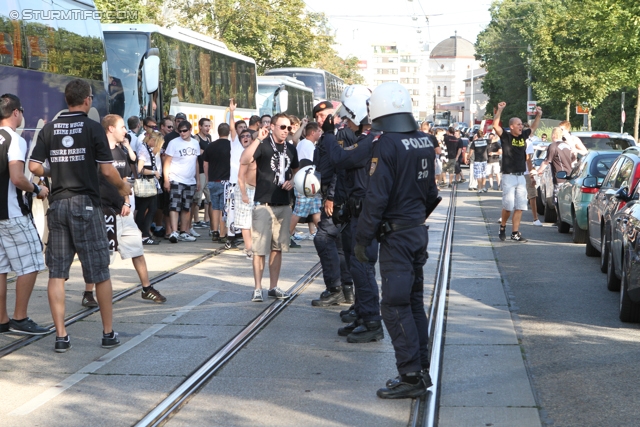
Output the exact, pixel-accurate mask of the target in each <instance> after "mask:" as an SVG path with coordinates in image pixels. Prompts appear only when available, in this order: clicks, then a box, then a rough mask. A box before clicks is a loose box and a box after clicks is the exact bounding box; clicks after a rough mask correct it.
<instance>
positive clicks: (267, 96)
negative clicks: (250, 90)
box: [256, 84, 279, 116]
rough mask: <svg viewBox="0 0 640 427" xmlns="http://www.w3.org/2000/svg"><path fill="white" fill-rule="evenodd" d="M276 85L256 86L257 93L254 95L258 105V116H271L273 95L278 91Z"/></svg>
mask: <svg viewBox="0 0 640 427" xmlns="http://www.w3.org/2000/svg"><path fill="white" fill-rule="evenodd" d="M278 87H279V86H278V85H264V84H259V85H258V93H257V94H256V101H257V104H258V110H259V112H260V115H261V116H262V115H265V114H268V115H270V116H271V115H273V94H274V93H275V92H276V90H277V89H278Z"/></svg>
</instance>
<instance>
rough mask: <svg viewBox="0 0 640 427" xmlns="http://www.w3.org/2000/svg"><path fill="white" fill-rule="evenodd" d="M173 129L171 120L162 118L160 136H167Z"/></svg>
mask: <svg viewBox="0 0 640 427" xmlns="http://www.w3.org/2000/svg"><path fill="white" fill-rule="evenodd" d="M173 129H174V127H173V120H171V119H170V118H169V117H164V118H163V119H162V120H161V121H160V133H161V134H162V136H167V135H169V134H170V133H171V132H173Z"/></svg>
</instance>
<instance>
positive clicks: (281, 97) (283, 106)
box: [278, 89, 289, 113]
mask: <svg viewBox="0 0 640 427" xmlns="http://www.w3.org/2000/svg"><path fill="white" fill-rule="evenodd" d="M278 104H280V112H281V113H284V112H285V111H287V109H288V108H289V92H288V91H287V90H285V89H283V90H281V91H280V92H278Z"/></svg>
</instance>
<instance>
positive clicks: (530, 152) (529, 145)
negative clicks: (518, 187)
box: [524, 138, 535, 175]
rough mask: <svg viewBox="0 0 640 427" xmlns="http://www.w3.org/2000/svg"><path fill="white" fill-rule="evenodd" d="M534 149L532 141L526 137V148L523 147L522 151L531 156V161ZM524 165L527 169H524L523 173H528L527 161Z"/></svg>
mask: <svg viewBox="0 0 640 427" xmlns="http://www.w3.org/2000/svg"><path fill="white" fill-rule="evenodd" d="M534 151H535V150H534V149H533V141H532V140H531V138H527V148H525V150H524V153H525V154H526V155H528V156H531V160H532V161H533V153H534ZM525 165H526V167H527V170H526V171H524V174H525V175H529V163H528V162H525Z"/></svg>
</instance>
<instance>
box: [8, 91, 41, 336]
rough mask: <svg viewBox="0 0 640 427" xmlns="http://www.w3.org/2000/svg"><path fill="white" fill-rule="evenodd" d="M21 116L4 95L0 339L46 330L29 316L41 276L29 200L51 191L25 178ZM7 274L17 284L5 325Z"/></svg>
mask: <svg viewBox="0 0 640 427" xmlns="http://www.w3.org/2000/svg"><path fill="white" fill-rule="evenodd" d="M23 114H24V110H23V109H22V106H21V104H20V99H19V98H18V97H17V96H15V95H12V94H8V93H7V94H4V95H2V96H1V97H0V186H2V188H4V189H5V192H4V196H5V198H4V199H3V200H0V236H2V237H1V238H0V334H1V333H5V332H14V333H20V334H28V335H44V334H46V333H48V332H49V331H48V329H46V328H43V327H40V326H38V325H37V324H36V323H35V322H34V321H33V320H31V319H30V318H29V317H28V316H27V306H28V304H29V298H30V297H31V292H32V291H33V286H34V285H35V283H36V278H37V276H38V271H41V270H44V259H43V257H42V242H41V241H40V236H39V235H38V231H37V230H36V227H35V225H34V224H33V216H32V215H31V207H30V206H29V203H28V199H29V198H31V197H32V195H34V194H35V195H36V196H37V197H38V199H41V200H42V199H45V198H46V197H47V194H48V193H49V191H48V189H47V187H44V186H43V187H39V186H38V185H36V184H34V183H32V182H31V181H29V180H28V179H27V177H25V176H24V164H25V162H26V161H27V151H28V149H27V142H26V141H25V140H24V138H22V137H21V136H20V135H18V134H17V133H16V129H17V128H18V126H20V124H21V123H22V119H23ZM11 271H14V272H15V273H16V276H17V281H16V302H15V309H14V311H13V318H12V319H9V315H8V312H7V274H8V273H9V272H11Z"/></svg>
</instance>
